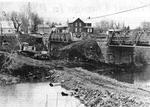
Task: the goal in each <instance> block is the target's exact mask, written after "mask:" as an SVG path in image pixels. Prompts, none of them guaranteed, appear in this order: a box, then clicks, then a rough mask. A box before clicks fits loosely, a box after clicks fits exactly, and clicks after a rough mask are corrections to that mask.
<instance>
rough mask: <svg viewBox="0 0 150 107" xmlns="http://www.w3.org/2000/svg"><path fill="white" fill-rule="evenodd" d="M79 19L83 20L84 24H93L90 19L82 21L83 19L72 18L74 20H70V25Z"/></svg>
mask: <svg viewBox="0 0 150 107" xmlns="http://www.w3.org/2000/svg"><path fill="white" fill-rule="evenodd" d="M77 19H80V20H82V21H83V22H84V23H91V21H90V20H89V19H81V18H72V19H70V20H69V23H73V22H74V21H76V20H77Z"/></svg>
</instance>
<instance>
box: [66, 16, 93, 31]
mask: <svg viewBox="0 0 150 107" xmlns="http://www.w3.org/2000/svg"><path fill="white" fill-rule="evenodd" d="M68 27H69V31H70V32H72V33H81V32H85V33H93V28H92V24H91V23H86V22H83V21H82V20H81V19H80V18H77V19H76V20H74V21H72V22H69V23H68Z"/></svg>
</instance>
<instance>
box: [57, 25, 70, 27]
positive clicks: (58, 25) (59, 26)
mask: <svg viewBox="0 0 150 107" xmlns="http://www.w3.org/2000/svg"><path fill="white" fill-rule="evenodd" d="M55 27H56V28H64V27H68V26H67V25H55Z"/></svg>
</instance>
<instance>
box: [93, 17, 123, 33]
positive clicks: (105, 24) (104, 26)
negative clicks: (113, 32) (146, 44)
mask: <svg viewBox="0 0 150 107" xmlns="http://www.w3.org/2000/svg"><path fill="white" fill-rule="evenodd" d="M124 28H125V25H124V23H119V22H118V23H117V22H115V21H113V20H111V21H107V20H102V21H100V22H98V23H96V30H99V32H106V31H107V30H108V29H124Z"/></svg>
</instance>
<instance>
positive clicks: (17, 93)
mask: <svg viewBox="0 0 150 107" xmlns="http://www.w3.org/2000/svg"><path fill="white" fill-rule="evenodd" d="M62 91H65V89H63V88H61V87H60V86H57V87H50V86H49V83H47V82H46V83H21V84H16V85H10V86H5V87H0V107H84V105H83V104H81V103H80V101H79V100H77V99H76V98H74V97H71V96H61V94H60V93H61V92H62Z"/></svg>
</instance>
